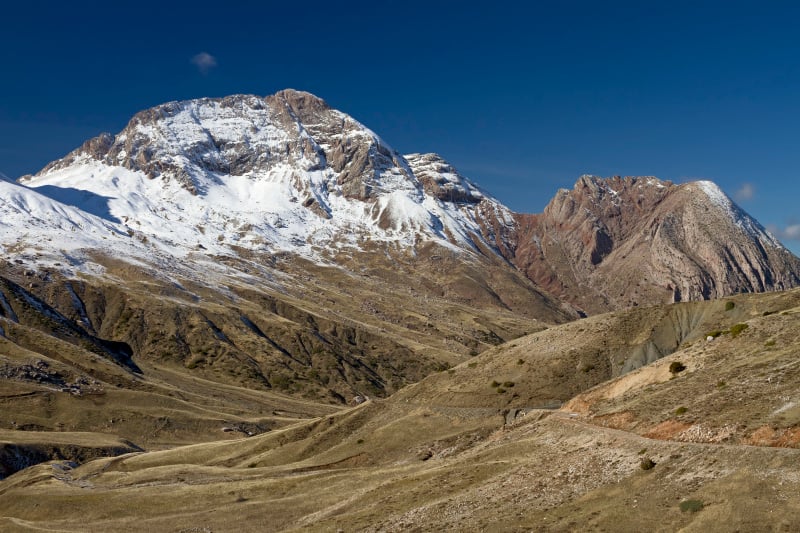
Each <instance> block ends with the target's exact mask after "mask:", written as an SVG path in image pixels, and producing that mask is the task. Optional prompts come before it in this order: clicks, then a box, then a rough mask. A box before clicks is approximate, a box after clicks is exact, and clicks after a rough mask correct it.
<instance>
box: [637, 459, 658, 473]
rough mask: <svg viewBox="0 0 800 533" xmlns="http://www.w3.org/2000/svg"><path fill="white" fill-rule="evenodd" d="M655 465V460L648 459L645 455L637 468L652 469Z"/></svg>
mask: <svg viewBox="0 0 800 533" xmlns="http://www.w3.org/2000/svg"><path fill="white" fill-rule="evenodd" d="M655 466H656V462H655V461H653V460H652V459H650V458H649V457H645V458H644V459H642V461H641V462H640V463H639V468H641V469H642V470H652V469H653V468H655Z"/></svg>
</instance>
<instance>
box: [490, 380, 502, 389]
mask: <svg viewBox="0 0 800 533" xmlns="http://www.w3.org/2000/svg"><path fill="white" fill-rule="evenodd" d="M490 385H491V386H492V387H494V388H497V387H499V386H500V382H499V381H494V380H493V381H492V382H491V383H490Z"/></svg>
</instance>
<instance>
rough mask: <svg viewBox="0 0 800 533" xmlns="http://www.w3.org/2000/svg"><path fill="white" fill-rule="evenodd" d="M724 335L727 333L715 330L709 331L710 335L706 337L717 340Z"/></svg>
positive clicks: (707, 334)
mask: <svg viewBox="0 0 800 533" xmlns="http://www.w3.org/2000/svg"><path fill="white" fill-rule="evenodd" d="M723 333H726V332H725V331H723V330H721V329H715V330H713V331H709V332H708V333H706V335H705V336H706V337H711V338H712V339H716V338H717V337H719V336H720V335H722V334H723Z"/></svg>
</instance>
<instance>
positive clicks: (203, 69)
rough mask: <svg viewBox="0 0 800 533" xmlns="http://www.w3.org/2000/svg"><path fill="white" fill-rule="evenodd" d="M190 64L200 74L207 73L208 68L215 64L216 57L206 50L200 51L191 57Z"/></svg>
mask: <svg viewBox="0 0 800 533" xmlns="http://www.w3.org/2000/svg"><path fill="white" fill-rule="evenodd" d="M192 64H194V66H196V67H197V70H199V71H200V73H201V74H208V71H209V70H211V69H212V68H214V67H216V66H217V58H216V57H214V56H212V55H211V54H209V53H208V52H200V53H199V54H197V55H196V56H194V57H193V58H192Z"/></svg>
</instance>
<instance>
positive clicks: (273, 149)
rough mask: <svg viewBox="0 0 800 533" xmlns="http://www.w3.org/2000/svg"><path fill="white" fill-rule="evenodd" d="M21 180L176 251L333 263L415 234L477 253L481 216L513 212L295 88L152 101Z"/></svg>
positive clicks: (405, 241) (509, 220) (100, 221)
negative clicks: (278, 255)
mask: <svg viewBox="0 0 800 533" xmlns="http://www.w3.org/2000/svg"><path fill="white" fill-rule="evenodd" d="M20 182H21V183H22V184H23V185H25V186H26V187H29V188H30V189H35V190H37V191H39V192H41V193H42V194H43V195H46V196H49V197H51V198H57V199H60V200H61V201H62V202H64V203H67V204H70V205H72V206H73V207H74V208H76V209H80V210H82V211H84V212H88V213H91V214H93V215H95V217H96V218H95V217H89V218H91V220H92V223H93V225H94V226H98V227H105V228H109V231H111V230H112V228H113V231H116V232H117V233H121V234H128V235H130V239H131V240H132V241H135V240H136V238H137V237H139V239H138V240H139V242H141V241H142V240H143V239H142V237H145V238H146V241H147V242H148V243H149V244H150V246H154V247H158V248H160V249H161V250H162V251H164V250H168V251H169V252H170V253H172V254H174V255H176V256H184V255H185V254H186V252H187V251H197V250H205V251H206V252H207V253H210V254H213V253H223V252H226V251H228V250H229V249H230V248H229V247H230V246H231V245H235V246H239V247H243V248H247V249H250V250H260V251H269V252H275V251H290V252H292V253H293V254H298V255H301V256H304V257H306V258H309V259H313V260H316V261H324V259H325V258H326V257H329V256H330V255H331V254H332V253H333V252H338V251H341V250H348V249H349V250H364V249H366V248H369V247H370V246H371V245H372V244H374V243H375V242H383V243H396V244H397V245H399V246H402V247H408V248H409V249H410V248H413V246H414V244H415V243H418V242H420V241H433V242H436V243H437V244H440V245H442V246H445V247H448V248H451V249H457V250H461V251H464V252H468V253H469V252H472V253H475V252H477V250H478V247H479V246H480V245H483V247H484V248H485V247H486V245H487V244H489V243H488V242H487V241H485V240H484V239H483V232H485V229H486V228H487V227H489V225H488V224H487V223H486V221H485V220H484V216H485V215H487V214H489V215H491V217H492V224H494V225H496V221H497V220H502V222H503V224H505V225H507V226H509V227H511V226H512V225H513V217H512V214H511V212H510V211H509V210H508V209H506V208H505V207H503V206H502V205H501V204H500V203H499V202H497V201H496V200H495V199H493V198H491V197H490V196H489V195H487V194H486V193H484V192H483V191H481V190H480V189H479V188H478V187H477V186H476V185H474V184H473V183H471V182H470V181H468V180H467V179H465V178H464V177H462V176H460V175H459V174H458V173H457V172H456V171H455V170H454V169H453V168H452V167H450V166H449V165H448V164H447V163H446V162H444V161H442V160H441V159H440V158H438V157H437V156H435V155H432V154H427V155H419V154H415V155H412V156H409V157H408V158H405V157H403V156H401V155H400V154H398V153H397V152H395V151H394V150H392V149H391V148H390V147H389V146H388V145H387V144H386V143H385V142H383V141H382V140H381V139H380V138H379V137H378V136H377V135H375V134H374V133H373V132H371V131H370V130H369V129H367V128H365V127H364V126H362V125H361V124H359V123H358V122H357V121H355V120H354V119H352V118H351V117H349V116H348V115H346V114H344V113H342V112H339V111H336V110H334V109H331V108H330V107H328V106H327V105H326V104H325V103H324V102H323V101H322V100H320V99H318V98H316V97H315V96H313V95H311V94H308V93H303V92H298V91H293V90H286V91H281V92H279V93H277V94H276V95H273V96H269V97H266V98H259V97H255V96H231V97H227V98H222V99H202V100H192V101H188V102H171V103H168V104H164V105H161V106H158V107H155V108H153V109H149V110H147V111H143V112H141V113H139V114H137V115H136V116H134V117H133V119H132V120H131V121H130V123H129V124H128V126H127V127H126V128H125V129H124V130H123V131H122V132H120V133H119V134H117V135H116V136H111V135H108V134H104V135H101V136H99V137H97V138H95V139H92V140H90V141H87V142H86V143H85V144H84V145H83V146H81V147H80V148H79V149H77V150H75V151H74V152H72V153H71V154H69V155H68V156H67V157H65V158H64V159H61V160H58V161H55V162H53V163H51V164H50V165H48V166H47V167H45V168H44V169H43V170H42V171H41V172H40V173H38V174H37V175H35V176H29V177H25V178H23V179H21V180H20ZM17 194H18V195H22V194H23V193H22V192H19V193H17ZM48 205H50V204H48ZM39 207H42V208H43V209H44V210H45V211H48V210H49V209H48V208H46V207H44V204H42V203H41V202H40V205H37V206H33V205H32V206H31V209H32V215H33V216H35V217H37V218H41V216H40V214H39V213H38V210H39ZM62 211H63V212H64V213H67V212H68V213H69V216H70V217H74V216H75V213H76V211H74V210H65V209H62ZM67 218H69V217H67ZM65 223H66V222H64V221H58V222H56V221H54V224H56V225H57V226H58V227H59V228H62V227H63V226H64V224H65ZM12 226H16V224H12ZM487 235H489V233H487ZM17 237H20V238H21V237H23V235H17ZM476 241H478V242H476ZM84 244H85V243H81V245H84ZM100 244H102V243H100Z"/></svg>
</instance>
